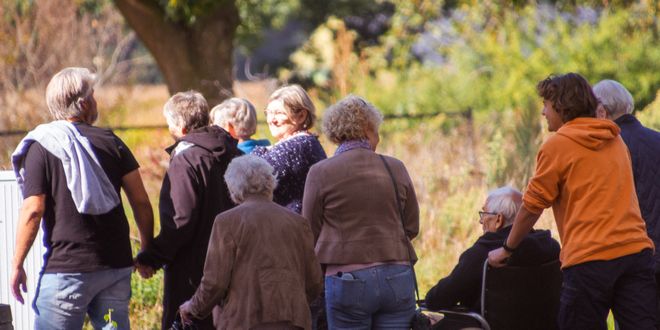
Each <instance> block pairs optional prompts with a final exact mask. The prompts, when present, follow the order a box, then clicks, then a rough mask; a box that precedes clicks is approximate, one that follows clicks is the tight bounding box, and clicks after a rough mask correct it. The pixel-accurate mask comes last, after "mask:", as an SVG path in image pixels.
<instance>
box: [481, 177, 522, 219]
mask: <svg viewBox="0 0 660 330" xmlns="http://www.w3.org/2000/svg"><path fill="white" fill-rule="evenodd" d="M521 205H522V193H520V191H518V190H517V189H514V188H511V187H509V186H506V187H500V188H497V189H493V190H491V191H490V192H488V198H487V199H486V209H487V210H488V212H493V213H502V215H503V216H504V227H506V226H510V225H512V224H513V220H515V218H516V214H517V213H518V210H519V209H520V206H521Z"/></svg>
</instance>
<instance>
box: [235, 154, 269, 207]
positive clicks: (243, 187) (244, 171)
mask: <svg viewBox="0 0 660 330" xmlns="http://www.w3.org/2000/svg"><path fill="white" fill-rule="evenodd" d="M274 172H275V170H274V169H273V167H272V166H270V164H268V162H266V161H265V160H263V159H261V158H259V157H257V156H254V155H244V156H240V157H236V158H234V159H233V160H232V161H231V162H230V163H229V165H228V166H227V170H226V171H225V176H224V178H225V182H226V183H227V188H228V189H229V195H230V196H231V199H232V200H233V201H234V202H235V203H237V204H240V203H243V201H245V198H246V197H247V196H248V195H260V196H266V197H268V198H269V199H272V198H273V190H275V187H276V186H277V179H276V178H275V174H273V173H274Z"/></svg>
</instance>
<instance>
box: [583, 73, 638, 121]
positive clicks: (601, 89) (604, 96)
mask: <svg viewBox="0 0 660 330" xmlns="http://www.w3.org/2000/svg"><path fill="white" fill-rule="evenodd" d="M593 91H594V94H596V97H597V98H598V101H599V102H600V104H602V105H603V108H605V111H607V114H608V115H609V116H610V117H612V118H617V117H619V116H621V115H625V114H630V113H632V112H633V110H634V109H635V101H634V100H633V97H632V95H631V94H630V92H629V91H628V90H627V89H626V88H625V87H624V86H623V85H621V83H619V82H617V81H614V80H602V81H600V82H599V83H597V84H596V85H594V87H593Z"/></svg>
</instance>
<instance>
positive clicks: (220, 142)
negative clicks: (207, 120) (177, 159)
mask: <svg viewBox="0 0 660 330" xmlns="http://www.w3.org/2000/svg"><path fill="white" fill-rule="evenodd" d="M237 143H238V141H237V140H236V139H234V138H233V137H231V135H229V133H227V131H225V130H224V129H222V128H220V127H219V126H215V125H211V126H206V127H202V128H198V129H195V130H193V131H191V132H190V133H188V134H186V135H185V136H184V137H182V138H181V139H180V140H179V141H177V142H176V143H175V144H173V145H172V146H170V147H169V148H167V149H166V150H167V152H168V153H170V154H171V153H172V151H174V154H175V155H176V154H179V153H183V151H185V150H186V149H188V148H189V147H192V146H193V145H194V146H197V147H200V148H203V149H206V150H207V151H208V152H210V153H212V154H213V155H214V156H216V157H218V156H221V155H223V154H225V153H226V152H227V150H228V149H237V146H236V144H237Z"/></svg>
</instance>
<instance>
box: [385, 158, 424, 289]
mask: <svg viewBox="0 0 660 330" xmlns="http://www.w3.org/2000/svg"><path fill="white" fill-rule="evenodd" d="M378 156H380V160H382V161H383V164H385V168H386V169H387V173H389V174H390V179H392V185H393V186H394V197H395V199H396V205H397V207H398V209H399V219H401V228H402V229H403V236H404V237H405V238H406V239H408V235H406V225H405V223H404V222H403V207H401V201H400V200H399V189H398V188H397V185H396V180H394V174H392V170H391V169H390V165H389V164H387V161H386V160H385V157H383V155H378ZM407 250H408V260H410V269H411V270H412V273H413V279H414V280H415V281H414V283H415V296H416V297H417V302H419V301H420V300H419V289H418V287H417V274H415V265H414V264H413V258H412V255H411V253H410V249H407Z"/></svg>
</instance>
